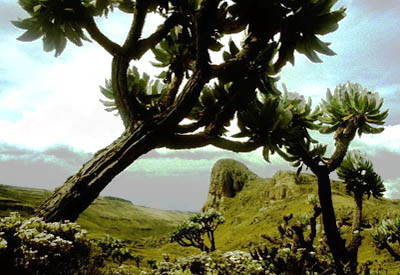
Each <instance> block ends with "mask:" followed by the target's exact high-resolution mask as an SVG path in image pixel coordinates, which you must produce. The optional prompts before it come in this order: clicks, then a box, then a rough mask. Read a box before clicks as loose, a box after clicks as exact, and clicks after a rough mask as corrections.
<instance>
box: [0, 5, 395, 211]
mask: <svg viewBox="0 0 400 275" xmlns="http://www.w3.org/2000/svg"><path fill="white" fill-rule="evenodd" d="M16 2H17V1H11V0H0V37H1V40H0V184H10V185H18V186H27V187H38V188H47V189H54V188H55V187H56V186H58V185H60V184H62V183H63V182H64V181H65V179H66V178H67V177H68V176H70V175H72V174H73V173H74V172H77V171H78V169H79V167H80V166H81V165H82V164H83V163H84V161H85V160H88V159H89V158H90V157H91V155H92V154H93V153H94V152H96V151H97V150H99V149H101V148H102V147H104V146H106V145H108V144H109V143H111V142H112V141H113V140H114V139H115V138H116V137H118V136H119V135H120V134H121V133H122V131H123V126H122V123H121V121H120V119H119V118H118V117H115V116H113V115H112V114H110V113H107V112H105V111H104V110H103V106H102V105H101V103H100V102H99V99H100V98H101V94H100V92H99V88H98V86H99V85H102V84H103V83H104V80H105V79H106V78H109V75H110V68H111V66H110V62H111V57H110V56H108V54H107V53H106V52H105V51H104V50H103V49H102V48H100V47H99V46H98V45H96V44H95V43H85V45H84V46H83V47H81V48H78V47H76V46H74V45H72V44H71V43H69V44H68V45H67V49H66V50H65V51H64V53H63V54H62V55H61V56H60V57H58V58H54V56H53V54H51V53H45V52H43V50H42V42H41V41H40V40H38V41H35V42H33V43H22V42H19V41H17V40H16V38H17V37H18V36H19V35H20V34H21V33H22V30H19V29H17V28H15V27H14V26H13V25H12V24H11V23H10V20H15V19H16V18H17V17H21V18H24V17H26V15H25V13H24V11H23V10H22V9H21V8H20V7H19V6H18V5H17V3H16ZM336 6H337V7H340V6H344V7H346V8H347V17H346V18H345V19H343V20H342V21H341V23H340V28H339V30H338V31H336V32H335V33H332V34H330V35H327V36H323V37H322V40H324V41H326V42H332V45H331V48H332V49H333V50H334V51H335V52H336V53H337V55H336V56H334V57H328V56H321V58H322V60H323V63H322V64H313V63H311V62H310V61H309V60H308V59H306V58H305V57H304V56H301V55H296V65H295V67H292V66H291V65H288V66H286V67H285V69H284V71H283V73H282V75H281V83H285V84H286V85H287V87H288V89H289V91H297V92H299V93H302V94H304V95H306V96H311V97H312V99H313V102H316V103H318V102H319V101H320V98H321V96H322V97H324V96H325V92H326V89H327V88H331V89H333V88H334V87H335V86H336V85H338V84H340V83H343V82H346V81H348V80H350V81H353V82H359V83H360V84H362V85H363V86H364V87H366V88H369V89H371V90H373V91H377V92H379V93H380V95H381V96H382V97H384V99H385V105H384V107H385V108H389V109H390V115H389V117H388V119H387V123H386V126H385V128H386V129H385V131H384V132H383V133H382V134H380V135H374V136H371V135H370V136H363V137H362V139H356V140H355V141H354V142H353V144H352V148H360V149H363V150H364V151H366V153H367V154H368V156H369V157H370V159H371V160H372V161H373V162H374V166H375V170H376V171H377V172H378V173H380V174H381V176H382V177H383V179H384V180H385V184H386V186H387V188H388V190H389V191H388V192H387V196H388V197H392V198H400V172H399V169H398V165H399V164H400V110H399V108H398V107H397V106H398V104H399V103H400V68H399V64H400V16H399V15H400V2H399V1H398V0H363V1H355V0H354V1H351V0H342V1H339V3H338V5H336ZM147 22H148V24H147V27H146V31H145V35H146V33H150V32H151V31H153V30H154V29H155V28H156V27H157V25H158V23H159V20H158V19H157V18H156V17H153V18H151V19H150V20H147ZM98 23H99V26H100V27H101V29H102V30H103V31H104V32H105V33H106V34H107V35H109V36H110V37H112V39H113V40H115V41H117V42H121V41H122V40H123V38H124V36H125V33H126V31H127V26H128V25H129V23H130V17H129V16H127V15H124V14H121V13H118V12H117V13H115V14H112V15H110V16H109V19H108V20H105V19H101V20H98ZM150 58H151V54H149V55H148V56H146V58H145V59H146V60H148V59H150ZM146 60H144V61H142V62H140V63H139V62H137V64H136V65H137V67H138V68H139V70H140V71H147V72H150V73H155V71H154V69H153V67H152V66H151V65H150V64H149V63H148V62H146ZM322 140H324V141H326V142H327V143H331V139H330V137H322ZM220 158H234V159H237V160H239V161H242V162H244V163H245V164H246V165H247V166H248V167H249V168H250V169H251V170H254V171H255V172H256V173H258V174H259V175H261V176H265V177H267V176H272V175H273V173H274V172H275V171H276V170H278V169H288V168H289V166H288V165H287V164H286V163H285V162H283V161H282V160H280V159H279V158H278V157H275V158H273V162H272V164H267V163H265V162H264V161H263V160H262V158H261V154H260V152H254V153H251V154H234V153H230V152H224V151H220V150H216V149H213V148H203V149H198V150H190V151H189V150H187V151H179V152H174V151H165V150H157V151H152V152H150V153H149V154H147V155H146V156H143V157H142V158H140V159H139V160H138V161H136V162H135V163H134V164H133V165H132V166H131V167H130V168H129V169H127V171H125V172H123V173H122V174H121V175H119V176H118V177H116V178H115V179H114V181H113V182H112V183H111V184H110V185H109V186H108V187H107V188H106V189H105V190H104V191H103V193H102V195H114V196H119V197H123V198H126V199H129V200H131V201H133V202H134V203H136V204H141V205H147V206H152V207H158V208H164V209H182V210H199V209H200V207H201V205H202V204H203V203H204V201H205V199H206V197H207V191H208V186H209V174H210V171H211V168H212V166H213V164H214V163H215V161H216V160H218V159H220Z"/></svg>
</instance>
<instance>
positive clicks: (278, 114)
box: [234, 89, 320, 161]
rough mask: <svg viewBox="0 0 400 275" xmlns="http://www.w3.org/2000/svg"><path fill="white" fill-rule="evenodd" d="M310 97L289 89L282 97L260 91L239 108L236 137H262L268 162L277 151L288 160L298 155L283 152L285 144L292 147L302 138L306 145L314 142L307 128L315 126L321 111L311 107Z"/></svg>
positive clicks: (314, 127) (292, 159) (264, 153)
mask: <svg viewBox="0 0 400 275" xmlns="http://www.w3.org/2000/svg"><path fill="white" fill-rule="evenodd" d="M311 104H312V102H311V99H308V101H305V99H304V97H303V96H300V95H298V94H296V93H290V92H287V91H286V89H285V91H284V94H283V95H282V96H280V97H279V96H275V95H265V94H260V95H259V97H257V98H255V99H254V101H253V102H252V103H251V104H249V106H248V107H247V108H246V109H245V110H243V111H240V112H239V113H238V115H237V117H238V127H239V129H240V130H241V132H240V133H238V134H236V135H234V137H245V136H247V137H250V138H251V139H254V140H262V141H263V143H264V150H263V156H264V158H265V159H266V160H267V161H269V155H270V154H273V153H274V152H277V153H278V154H279V155H281V156H282V157H284V158H285V159H287V160H288V161H295V160H297V159H298V157H294V156H290V155H288V154H286V153H285V152H284V150H282V149H283V146H289V145H290V144H291V142H292V141H296V142H298V141H299V140H303V141H304V143H305V144H309V143H311V142H313V139H312V138H311V137H310V136H309V134H308V131H307V129H316V128H318V125H316V124H315V122H316V121H317V119H318V117H319V115H320V111H319V109H315V110H312V107H311Z"/></svg>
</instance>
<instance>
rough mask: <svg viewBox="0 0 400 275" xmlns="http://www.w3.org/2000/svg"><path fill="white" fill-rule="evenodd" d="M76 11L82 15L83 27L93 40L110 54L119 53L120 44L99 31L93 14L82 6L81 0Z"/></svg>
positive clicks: (120, 49)
mask: <svg viewBox="0 0 400 275" xmlns="http://www.w3.org/2000/svg"><path fill="white" fill-rule="evenodd" d="M77 11H78V12H79V14H81V15H82V20H83V23H84V27H85V29H86V31H87V32H88V33H89V35H90V37H91V38H92V39H93V40H94V41H96V42H97V43H98V44H99V45H100V46H102V47H103V48H104V49H105V50H106V51H107V52H108V53H109V54H111V55H116V54H120V53H121V52H122V48H121V46H120V45H118V44H117V43H115V42H113V41H111V40H110V39H109V38H108V37H107V36H105V35H104V34H103V33H102V32H101V31H100V29H99V28H98V27H97V24H96V22H95V21H94V19H93V16H91V15H90V14H89V12H88V11H87V9H86V8H84V7H83V6H82V3H81V2H79V4H78V6H77Z"/></svg>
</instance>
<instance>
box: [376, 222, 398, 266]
mask: <svg viewBox="0 0 400 275" xmlns="http://www.w3.org/2000/svg"><path fill="white" fill-rule="evenodd" d="M372 239H373V241H374V243H375V244H376V247H377V248H378V249H381V250H383V249H386V250H387V251H388V252H389V254H390V255H391V256H392V257H393V258H394V259H395V260H396V261H400V252H399V250H398V249H397V251H396V250H395V249H394V248H393V247H392V244H395V243H397V245H400V217H396V218H395V219H388V220H385V221H383V222H382V224H381V225H380V226H378V227H377V228H376V229H375V230H374V231H373V232H372Z"/></svg>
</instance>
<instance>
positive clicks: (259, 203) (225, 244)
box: [206, 160, 400, 274]
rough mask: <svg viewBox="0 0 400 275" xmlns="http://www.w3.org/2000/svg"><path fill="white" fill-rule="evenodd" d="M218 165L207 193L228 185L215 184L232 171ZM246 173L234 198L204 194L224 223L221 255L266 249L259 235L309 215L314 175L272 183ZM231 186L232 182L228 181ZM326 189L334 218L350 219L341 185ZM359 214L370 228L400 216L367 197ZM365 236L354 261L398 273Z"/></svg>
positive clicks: (283, 175)
mask: <svg viewBox="0 0 400 275" xmlns="http://www.w3.org/2000/svg"><path fill="white" fill-rule="evenodd" d="M224 162H225V161H219V163H217V165H215V166H214V170H213V176H212V177H211V179H212V181H211V186H210V190H214V191H215V190H218V189H219V190H224V189H226V182H227V181H228V182H229V180H226V179H225V181H224V182H218V179H219V178H221V176H217V175H221V174H225V175H226V174H228V175H229V174H232V173H231V172H229V173H227V172H226V171H230V170H231V169H232V168H231V167H232V161H231V160H229V161H226V162H227V163H226V164H227V165H226V166H225V164H224ZM216 170H217V171H216ZM243 173H246V170H244V169H241V172H240V174H241V175H242V177H246V176H244V175H243ZM250 173H251V174H249V175H248V177H249V178H250V180H248V181H245V182H244V184H243V186H242V187H241V190H240V191H239V192H237V193H236V195H235V196H233V197H229V196H222V197H220V198H219V201H218V199H217V202H215V197H213V196H212V194H210V195H209V200H208V201H207V203H206V205H207V206H208V207H210V206H211V207H213V206H214V207H215V206H217V208H218V209H219V211H221V212H222V213H223V215H224V216H225V218H226V222H225V224H223V225H221V226H220V227H219V228H218V230H217V232H216V240H217V247H218V248H219V249H221V250H236V249H241V250H245V251H247V250H248V249H249V248H251V247H253V246H258V245H264V244H268V245H270V244H269V243H268V242H267V241H266V240H264V239H263V238H261V235H262V234H266V235H277V236H278V231H277V226H278V225H279V224H281V223H282V217H283V216H284V215H287V214H290V213H293V214H294V215H295V216H298V215H304V214H309V215H310V214H312V206H311V205H309V204H307V197H308V195H309V194H315V195H317V181H316V177H315V176H314V175H311V174H301V175H300V176H299V177H296V176H295V173H293V172H290V171H280V172H278V173H276V174H275V176H274V177H273V178H266V179H262V178H255V177H254V174H253V173H252V172H250ZM231 181H235V179H234V178H233V177H232V178H231ZM231 185H235V184H234V183H233V184H231ZM332 185H333V201H334V206H335V210H336V214H337V219H338V220H339V219H341V218H342V217H351V218H352V211H353V207H354V201H353V198H352V197H351V196H349V195H348V194H347V193H346V192H345V188H344V184H343V183H341V182H337V181H334V182H333V183H332ZM217 193H218V191H217ZM213 204H214V205H213ZM363 211H364V216H363V217H364V221H365V222H367V223H370V224H371V225H373V226H374V225H376V224H377V223H378V222H380V221H381V220H382V219H385V218H390V217H393V216H395V215H400V201H399V200H388V199H382V200H377V199H373V198H371V199H369V200H365V201H364V210H363ZM320 222H321V220H320ZM350 222H351V220H350ZM342 229H343V230H342V231H343V233H344V236H346V235H348V234H350V233H351V227H350V226H344V227H342ZM370 232H371V229H365V230H364V231H363V233H362V235H363V236H364V240H363V244H362V246H361V248H360V253H359V259H360V262H364V261H367V260H372V261H374V260H377V261H378V262H381V263H383V265H384V266H386V268H388V269H389V270H390V271H391V273H390V274H398V272H400V263H399V262H394V261H393V260H392V259H391V257H390V256H389V254H388V253H387V252H386V251H385V252H381V251H377V250H376V249H375V248H374V245H373V244H372V239H371V236H370ZM392 272H393V273H392Z"/></svg>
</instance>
